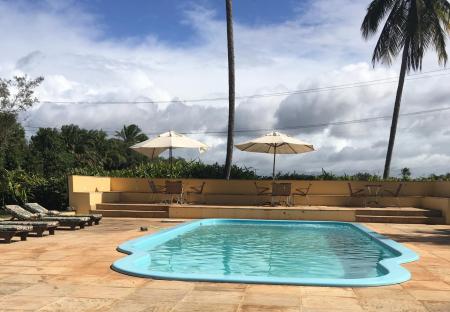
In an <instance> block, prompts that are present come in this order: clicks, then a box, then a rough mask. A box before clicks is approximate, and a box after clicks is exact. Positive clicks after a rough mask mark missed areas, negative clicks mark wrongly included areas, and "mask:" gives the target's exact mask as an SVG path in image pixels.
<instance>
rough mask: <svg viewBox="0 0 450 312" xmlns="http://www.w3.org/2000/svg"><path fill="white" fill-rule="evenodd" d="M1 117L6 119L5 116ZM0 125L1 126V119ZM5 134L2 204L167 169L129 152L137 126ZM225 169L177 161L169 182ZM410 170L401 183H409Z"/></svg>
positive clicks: (365, 176) (64, 200)
mask: <svg viewBox="0 0 450 312" xmlns="http://www.w3.org/2000/svg"><path fill="white" fill-rule="evenodd" d="M3 117H5V116H3ZM0 121H1V123H0V125H4V124H5V123H4V122H3V119H2V116H1V115H0ZM8 122H9V127H8V128H7V129H6V130H5V128H4V127H0V131H1V132H0V135H1V137H2V141H1V146H0V148H1V150H2V152H1V154H0V200H1V201H2V203H23V202H25V201H27V200H28V201H38V202H41V203H43V204H45V205H47V206H49V207H50V208H55V209H61V208H64V207H65V206H67V205H68V196H67V175H70V174H78V175H94V176H113V177H140V178H164V177H169V173H170V170H169V169H170V166H169V163H168V162H167V161H166V160H164V159H157V160H155V161H150V160H149V159H148V158H146V157H145V156H142V155H140V154H138V153H135V152H134V151H132V150H130V149H129V146H131V145H133V144H135V143H137V142H140V141H142V140H145V139H147V137H146V136H145V134H143V133H142V132H141V130H140V129H139V127H138V126H136V125H129V126H124V127H123V128H122V129H121V130H120V131H117V132H116V133H115V135H114V136H113V137H111V136H108V135H107V133H106V132H104V131H102V130H87V129H81V128H80V127H78V126H76V125H66V126H62V127H61V128H60V129H54V128H40V129H38V130H37V131H36V133H35V134H34V135H32V136H31V137H30V139H29V140H27V139H26V137H25V131H24V129H23V127H22V126H21V125H20V124H19V123H18V122H17V121H16V120H13V122H11V120H9V121H8ZM223 170H224V166H223V165H220V164H218V163H215V164H205V163H202V162H200V161H186V160H184V159H175V161H174V163H173V172H172V177H173V178H200V179H221V178H222V177H223ZM410 175H411V174H410V172H409V169H407V168H405V169H403V170H402V177H401V178H399V179H402V180H410ZM231 177H232V178H233V179H270V178H271V177H269V176H260V175H257V174H256V171H255V170H254V169H253V168H247V167H239V166H233V168H232V173H231ZM277 178H278V179H289V180H365V181H380V180H381V177H380V176H378V175H372V174H369V173H357V174H354V175H335V174H333V173H331V172H327V171H325V170H323V171H322V173H321V174H318V175H310V174H300V173H296V172H292V173H278V174H277ZM449 179H450V174H447V175H442V176H436V175H431V176H429V177H426V178H420V179H417V180H449Z"/></svg>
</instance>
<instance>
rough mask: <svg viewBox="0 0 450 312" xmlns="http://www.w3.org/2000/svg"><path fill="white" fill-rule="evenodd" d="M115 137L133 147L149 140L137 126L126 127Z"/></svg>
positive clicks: (117, 132)
mask: <svg viewBox="0 0 450 312" xmlns="http://www.w3.org/2000/svg"><path fill="white" fill-rule="evenodd" d="M115 136H116V137H118V138H119V139H121V140H122V141H124V142H125V144H126V145H127V146H131V145H133V144H135V143H138V142H141V141H145V140H147V139H148V137H147V136H146V135H145V134H144V133H142V131H141V128H139V127H138V126H137V125H129V126H126V125H124V126H123V128H122V129H121V130H120V131H116V134H115Z"/></svg>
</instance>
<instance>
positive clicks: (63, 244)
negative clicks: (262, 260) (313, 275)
mask: <svg viewBox="0 0 450 312" xmlns="http://www.w3.org/2000/svg"><path fill="white" fill-rule="evenodd" d="M175 224H176V223H166V222H161V220H158V219H119V218H104V220H103V222H102V224H101V225H98V226H93V227H88V228H86V229H84V230H78V231H57V233H56V235H55V236H46V237H43V238H34V237H30V238H29V239H28V241H26V242H20V241H19V240H17V239H16V240H15V242H14V243H11V244H0V311H18V310H20V311H126V312H131V311H154V312H169V311H170V312H180V311H214V312H228V311H230V312H231V311H241V312H244V311H245V312H256V311H258V312H268V311H277V312H294V311H296V312H300V311H301V312H325V311H404V312H406V311H408V312H415V311H429V312H436V311H442V312H443V311H450V226H448V225H422V224H411V225H410V224H385V223H378V224H365V225H366V226H367V227H369V228H371V229H373V230H375V231H377V232H379V233H381V234H384V235H386V236H388V237H390V238H392V239H394V240H396V241H398V242H401V243H404V244H405V245H406V246H407V247H409V248H411V249H413V250H414V251H416V252H417V253H419V255H420V256H421V259H420V260H419V261H416V262H413V263H409V264H405V265H404V266H405V267H407V268H408V269H409V270H410V271H411V273H412V280H411V281H408V282H405V283H403V284H400V285H393V286H384V287H372V288H341V287H337V288H330V287H304V286H277V285H247V284H223V283H199V282H180V281H162V280H149V279H142V278H136V277H131V276H126V275H122V274H119V273H116V272H114V271H112V270H111V269H110V265H111V263H112V262H113V261H115V260H117V259H119V258H121V257H124V256H125V255H124V254H121V253H119V252H117V251H116V250H115V248H116V247H117V245H119V244H120V243H122V242H124V241H126V240H128V239H132V238H136V237H139V236H141V235H143V233H142V232H139V231H138V227H140V226H148V228H149V232H151V231H157V230H158V229H161V228H166V227H171V226H174V225H175ZM147 233H148V232H147Z"/></svg>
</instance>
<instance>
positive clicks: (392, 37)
mask: <svg viewBox="0 0 450 312" xmlns="http://www.w3.org/2000/svg"><path fill="white" fill-rule="evenodd" d="M385 18H386V22H385V23H384V26H383V28H382V30H381V33H380V37H379V38H378V41H377V43H376V45H375V49H374V52H373V56H372V64H373V65H374V66H375V64H376V63H377V62H381V63H385V64H387V65H390V64H391V63H392V60H393V58H394V57H396V56H397V55H399V54H400V52H402V63H401V67H400V77H399V81H398V87H397V94H396V97H395V104H394V112H393V115H392V124H391V132H390V135H389V144H388V150H387V154H386V162H385V166H384V173H383V178H385V179H386V178H388V177H389V170H390V165H391V158H392V150H393V148H394V141H395V133H396V130H397V121H398V116H399V112H400V102H401V98H402V92H403V85H404V82H405V74H406V72H409V71H410V70H411V69H412V70H414V71H416V70H421V69H422V59H423V55H424V52H425V50H426V49H428V48H430V47H432V48H433V49H434V50H435V51H436V53H437V56H438V60H439V64H440V65H445V64H446V62H447V53H446V51H445V45H446V35H447V34H450V4H449V2H448V1H447V0H373V1H372V2H371V3H370V5H369V7H368V8H367V14H366V16H365V17H364V21H363V23H362V25H361V32H362V35H363V37H364V38H365V39H368V38H369V37H371V36H372V35H374V34H375V33H376V32H377V30H378V28H379V26H380V23H381V22H382V21H383V20H384V19H385Z"/></svg>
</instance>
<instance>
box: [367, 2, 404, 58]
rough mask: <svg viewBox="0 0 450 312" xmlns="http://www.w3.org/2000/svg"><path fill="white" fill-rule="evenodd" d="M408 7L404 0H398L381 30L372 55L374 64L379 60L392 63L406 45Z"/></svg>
mask: <svg viewBox="0 0 450 312" xmlns="http://www.w3.org/2000/svg"><path fill="white" fill-rule="evenodd" d="M405 12H406V8H405V2H404V1H397V2H396V3H395V4H394V6H393V8H392V10H391V12H390V14H389V16H388V18H387V20H386V23H385V24H384V27H383V29H382V31H381V34H380V37H379V38H378V41H377V43H376V45H375V49H374V51H373V56H372V64H373V65H374V66H375V64H376V63H377V62H381V63H383V64H387V65H390V64H391V63H392V59H393V58H394V57H395V56H397V55H398V54H399V52H400V50H401V48H402V47H403V46H404V43H405V34H404V28H405V24H406V21H407V20H406V14H405Z"/></svg>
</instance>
